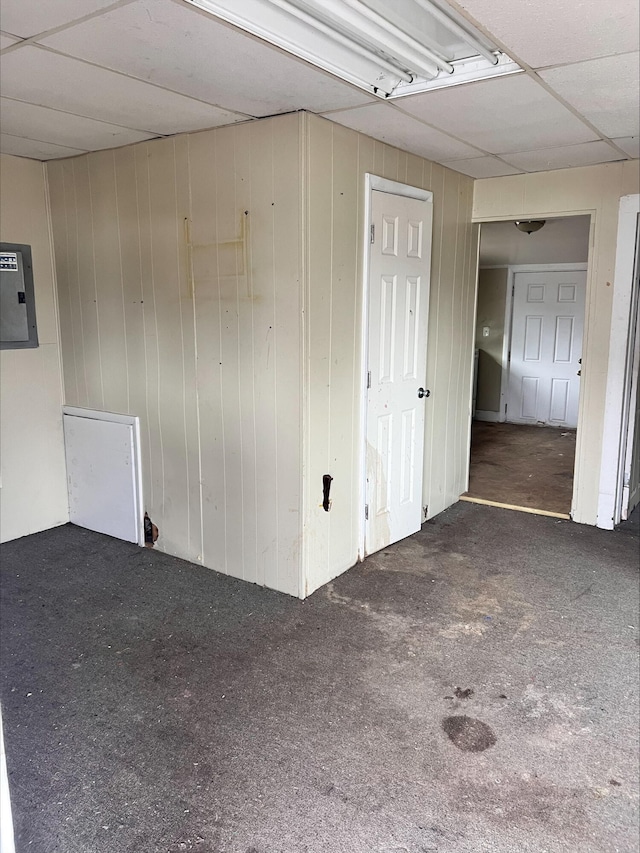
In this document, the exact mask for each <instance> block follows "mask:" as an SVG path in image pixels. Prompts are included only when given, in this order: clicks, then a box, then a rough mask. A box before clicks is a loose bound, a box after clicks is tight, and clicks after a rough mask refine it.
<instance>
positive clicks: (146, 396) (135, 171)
mask: <svg viewBox="0 0 640 853" xmlns="http://www.w3.org/2000/svg"><path fill="white" fill-rule="evenodd" d="M144 150H146V146H145V149H144ZM133 174H134V180H135V187H136V222H137V225H138V264H139V273H140V304H141V305H144V275H143V268H142V231H141V227H140V183H139V179H138V160H137V157H136V155H135V151H134V154H133ZM141 316H142V340H143V344H144V345H143V348H142V349H143V352H144V402H145V411H146V427H147V447H148V450H149V478H148V482H149V484H150V486H151V494H150V495H149V500H150V501H151V504H152V505H153V453H152V452H151V419H150V417H149V359H148V357H147V324H146V320H145V310H144V308H142V311H141Z"/></svg>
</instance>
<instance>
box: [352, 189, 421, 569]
mask: <svg viewBox="0 0 640 853" xmlns="http://www.w3.org/2000/svg"><path fill="white" fill-rule="evenodd" d="M374 191H375V192H383V193H389V194H391V195H397V196H403V197H405V198H414V199H417V200H418V201H426V202H428V203H431V204H433V193H432V192H431V191H430V190H423V189H422V188H421V187H414V186H411V185H410V184H403V183H400V182H399V181H392V180H389V179H388V178H383V177H381V176H380V175H374V174H373V173H372V172H366V173H365V176H364V228H363V233H362V289H361V293H362V304H361V306H360V324H361V335H360V365H361V370H360V430H359V434H360V442H359V443H360V452H359V454H358V459H359V467H360V476H359V478H358V479H359V490H358V491H359V494H358V510H359V520H358V560H360V561H361V560H364V558H365V535H366V523H365V521H366V519H365V516H364V513H365V509H364V508H365V505H366V498H367V455H366V449H367V448H366V445H367V399H368V395H367V390H368V389H367V353H368V351H369V269H370V263H369V253H370V249H371V239H370V238H371V225H372V217H371V209H372V193H373V192H374ZM432 254H433V251H431V252H430V255H429V270H430V269H431V258H432ZM426 299H427V300H428V299H429V291H427V293H426ZM423 441H424V436H423Z"/></svg>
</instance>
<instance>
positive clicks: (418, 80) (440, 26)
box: [184, 0, 522, 99]
mask: <svg viewBox="0 0 640 853" xmlns="http://www.w3.org/2000/svg"><path fill="white" fill-rule="evenodd" d="M184 2H185V3H188V4H189V5H191V6H196V7H198V8H199V9H202V10H203V11H205V12H208V13H209V14H211V15H213V16H214V17H216V18H220V19H221V20H223V21H227V22H228V23H230V24H233V25H234V26H236V27H239V28H240V29H242V30H245V31H246V32H248V33H251V34H252V35H254V36H257V37H258V38H261V39H263V40H264V41H267V42H269V44H273V45H275V46H277V47H279V48H281V49H282V50H285V51H287V52H288V53H291V54H293V55H294V56H297V57H299V58H300V59H304V60H305V61H307V62H309V63H311V64H312V65H316V66H317V67H319V68H323V69H324V70H325V71H328V72H330V73H331V74H334V75H335V76H336V77H339V78H340V79H341V80H345V81H347V82H348V83H353V84H354V85H356V86H358V87H359V88H361V89H364V90H365V91H367V92H370V93H371V94H373V95H376V96H377V97H379V98H383V99H384V98H399V97H403V96H405V95H414V94H417V93H419V92H426V91H429V90H430V89H439V88H442V87H444V86H455V85H459V84H461V83H468V82H471V81H473V80H481V79H486V78H487V77H495V76H502V75H504V74H513V73H515V72H518V71H522V69H521V68H520V67H519V66H518V65H517V64H516V63H515V62H513V61H512V60H511V59H510V58H509V57H508V56H506V55H505V54H503V53H501V52H500V51H499V50H498V49H497V48H496V47H495V45H493V44H491V42H489V41H488V40H487V38H486V37H485V36H484V35H483V34H481V33H480V32H479V31H477V30H476V29H475V28H474V27H473V26H472V25H471V24H470V23H469V22H468V21H466V20H465V19H464V18H462V17H461V16H460V15H458V13H457V12H455V11H454V10H453V9H449V8H448V7H447V6H446V5H445V4H444V3H443V2H441V0H438V4H437V5H436V4H435V3H434V2H432V0H395V2H394V3H389V2H388V0H366V2H364V0H243V2H241V3H240V2H238V0H184Z"/></svg>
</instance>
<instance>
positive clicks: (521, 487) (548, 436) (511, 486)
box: [467, 421, 576, 516]
mask: <svg viewBox="0 0 640 853" xmlns="http://www.w3.org/2000/svg"><path fill="white" fill-rule="evenodd" d="M575 454H576V431H575V429H557V428H556V427H539V426H524V425H521V424H507V423H503V424H496V423H487V422H484V421H474V422H473V426H472V433H471V464H470V470H469V491H468V492H467V496H468V497H473V498H482V499H484V500H490V501H495V502H496V503H501V504H509V505H511V506H519V507H528V508H530V509H538V510H545V511H547V512H553V513H560V514H563V515H566V516H568V515H569V513H570V512H571V496H572V492H573V468H574V462H575Z"/></svg>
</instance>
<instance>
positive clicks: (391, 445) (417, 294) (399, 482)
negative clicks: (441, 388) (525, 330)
mask: <svg viewBox="0 0 640 853" xmlns="http://www.w3.org/2000/svg"><path fill="white" fill-rule="evenodd" d="M432 208H433V205H432V204H431V202H429V201H419V200H417V199H412V198H406V197H403V196H398V195H392V194H390V193H384V192H377V191H374V192H373V193H372V224H373V232H372V234H373V243H372V244H371V250H370V261H369V312H368V316H369V320H368V352H367V370H368V381H367V385H368V392H367V421H366V429H367V436H366V438H367V446H366V459H367V482H366V497H365V500H366V511H365V518H366V522H365V551H366V553H367V554H371V553H373V552H374V551H378V550H380V549H381V548H384V547H385V546H387V545H390V544H391V543H392V542H397V541H398V540H399V539H403V538H404V537H405V536H410V535H411V534H412V533H415V532H416V531H417V530H419V529H420V524H421V521H422V461H423V454H424V410H425V405H429V402H428V400H427V398H426V397H419V389H421V388H424V384H425V377H426V351H427V319H428V310H429V272H430V265H431V223H432Z"/></svg>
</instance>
